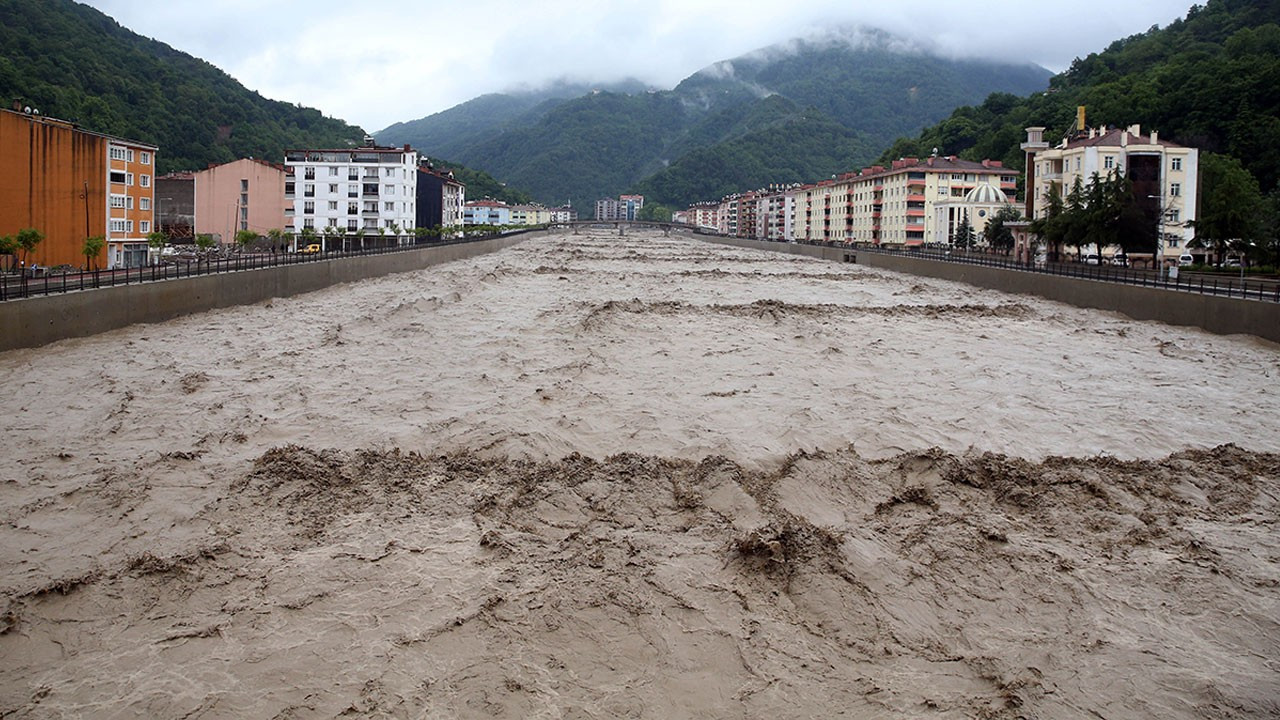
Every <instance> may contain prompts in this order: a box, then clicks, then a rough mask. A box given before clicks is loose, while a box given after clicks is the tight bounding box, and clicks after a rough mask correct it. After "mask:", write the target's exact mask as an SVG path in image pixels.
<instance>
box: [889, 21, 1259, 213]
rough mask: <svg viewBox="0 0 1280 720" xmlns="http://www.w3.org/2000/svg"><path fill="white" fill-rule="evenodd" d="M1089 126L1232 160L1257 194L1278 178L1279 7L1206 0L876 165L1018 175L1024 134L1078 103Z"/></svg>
mask: <svg viewBox="0 0 1280 720" xmlns="http://www.w3.org/2000/svg"><path fill="white" fill-rule="evenodd" d="M1078 105H1084V106H1085V107H1086V109H1087V116H1088V117H1087V122H1088V124H1089V125H1091V126H1095V127H1096V126H1099V125H1115V126H1127V125H1131V124H1134V123H1138V124H1141V125H1142V127H1143V130H1144V132H1145V131H1148V130H1151V129H1155V130H1159V131H1160V136H1161V138H1162V139H1168V140H1171V141H1173V142H1177V143H1179V144H1183V145H1190V146H1194V147H1197V148H1200V149H1202V150H1206V151H1209V152H1213V153H1221V154H1226V155H1230V156H1233V157H1235V158H1236V159H1237V160H1238V161H1239V162H1240V163H1241V164H1243V165H1244V167H1245V168H1247V169H1248V170H1249V171H1250V172H1251V173H1252V174H1253V176H1254V177H1255V178H1256V179H1257V180H1258V182H1259V184H1260V186H1261V188H1262V189H1263V191H1264V192H1266V191H1270V190H1273V189H1275V188H1276V184H1277V179H1278V175H1277V173H1280V3H1276V2H1248V1H1246V0H1213V1H1212V2H1209V3H1207V4H1206V5H1203V6H1193V7H1192V8H1191V10H1190V11H1189V12H1188V13H1187V16H1186V18H1182V19H1178V20H1174V21H1173V22H1171V23H1170V24H1169V25H1168V26H1166V27H1164V28H1158V27H1153V28H1151V29H1150V30H1148V31H1147V32H1145V33H1142V34H1139V35H1134V36H1132V37H1128V38H1124V39H1122V40H1117V41H1116V42H1113V43H1112V44H1111V45H1110V46H1109V47H1107V48H1106V49H1105V50H1103V51H1102V52H1098V53H1091V54H1090V55H1088V56H1086V57H1084V58H1079V59H1077V60H1076V61H1075V62H1074V63H1072V65H1071V68H1070V69H1069V70H1067V71H1066V72H1064V73H1062V74H1061V75H1058V76H1056V77H1054V78H1053V79H1052V80H1051V81H1050V83H1049V89H1048V90H1047V91H1046V92H1042V93H1035V94H1033V95H1030V96H1028V97H1018V96H1016V95H1010V94H997V95H992V96H990V97H988V98H987V100H986V101H985V102H983V103H982V104H981V105H976V106H968V107H962V108H959V109H957V110H955V111H954V112H953V113H952V114H951V116H950V117H948V118H947V119H945V120H943V121H942V122H940V123H938V124H936V125H933V126H931V127H929V128H927V129H925V130H924V131H923V132H921V133H920V134H919V135H918V136H916V137H914V138H906V139H902V140H900V141H898V142H896V143H894V144H893V146H891V147H890V148H889V149H888V150H887V151H886V152H885V153H884V154H883V156H882V158H881V159H882V160H888V159H892V158H897V157H902V156H909V155H924V154H927V153H928V152H930V151H931V149H932V148H934V147H937V148H939V151H940V152H942V153H943V154H957V155H960V156H961V157H965V158H969V159H975V160H976V159H981V158H983V157H992V158H1000V159H1002V160H1004V161H1005V162H1006V163H1007V164H1009V165H1011V166H1013V167H1017V168H1022V166H1023V162H1024V158H1023V153H1022V151H1021V150H1020V149H1019V148H1018V145H1019V143H1021V142H1022V141H1023V140H1025V139H1026V133H1025V132H1024V128H1026V127H1029V126H1034V125H1043V126H1046V127H1047V128H1049V130H1048V131H1047V132H1046V139H1049V140H1050V141H1056V139H1057V138H1060V137H1062V136H1064V135H1065V134H1066V133H1067V132H1069V130H1070V129H1071V127H1072V125H1073V123H1074V120H1075V113H1076V106H1078Z"/></svg>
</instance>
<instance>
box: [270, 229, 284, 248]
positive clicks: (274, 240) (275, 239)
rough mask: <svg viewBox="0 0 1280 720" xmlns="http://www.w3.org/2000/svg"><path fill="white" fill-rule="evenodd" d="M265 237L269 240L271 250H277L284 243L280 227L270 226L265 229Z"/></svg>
mask: <svg viewBox="0 0 1280 720" xmlns="http://www.w3.org/2000/svg"><path fill="white" fill-rule="evenodd" d="M267 239H268V240H270V241H271V252H273V253H274V252H278V251H279V250H280V248H281V247H283V245H284V231H283V230H281V229H280V228H271V229H270V230H268V231H267Z"/></svg>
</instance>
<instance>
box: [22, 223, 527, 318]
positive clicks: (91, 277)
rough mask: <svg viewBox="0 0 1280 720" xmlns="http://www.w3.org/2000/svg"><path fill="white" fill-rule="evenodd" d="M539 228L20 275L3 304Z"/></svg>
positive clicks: (440, 244) (419, 247) (476, 239)
mask: <svg viewBox="0 0 1280 720" xmlns="http://www.w3.org/2000/svg"><path fill="white" fill-rule="evenodd" d="M533 229H534V228H530V229H522V230H512V231H510V232H505V233H491V234H486V235H478V236H472V237H467V238H451V239H447V240H431V241H422V242H415V243H414V244H411V245H393V246H389V247H379V248H365V249H364V250H345V251H343V250H331V251H328V252H322V253H288V252H275V253H271V252H266V253H240V254H236V255H232V256H231V257H228V258H217V259H192V260H180V261H168V262H165V263H162V264H159V265H145V266H142V267H136V268H118V269H114V270H93V271H79V272H72V273H59V274H52V275H41V276H37V277H23V276H20V275H17V274H0V301H4V300H18V299H21V298H28V297H40V296H44V295H55V294H61V293H68V292H79V291H82V290H94V289H97V288H104V287H114V286H116V285H136V284H137V283H146V282H160V281H162V280H176V279H179V278H187V277H196V276H200V275H216V274H218V273H228V272H241V271H244V270H256V269H258V268H272V267H280V266H282V265H296V264H303V263H312V262H320V261H323V260H336V259H342V258H355V257H366V256H370V255H386V254H388V253H400V252H409V251H411V250H422V249H424V248H432V247H443V246H446V245H459V244H463V243H472V242H480V241H483V240H491V239H493V238H496V237H505V236H509V235H519V234H521V233H525V232H531V231H532V230H533Z"/></svg>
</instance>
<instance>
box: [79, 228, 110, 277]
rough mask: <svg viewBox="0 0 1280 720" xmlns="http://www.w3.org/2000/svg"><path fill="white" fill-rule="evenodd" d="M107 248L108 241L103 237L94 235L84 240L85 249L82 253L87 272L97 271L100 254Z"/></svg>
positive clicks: (82, 249) (83, 248)
mask: <svg viewBox="0 0 1280 720" xmlns="http://www.w3.org/2000/svg"><path fill="white" fill-rule="evenodd" d="M106 246H107V239H106V238H105V237H103V236H102V235H94V236H93V237H87V238H85V239H84V247H82V248H81V249H80V252H81V253H83V254H84V265H85V269H86V270H96V269H97V264H98V254H99V253H101V252H102V249H103V248H104V247H106Z"/></svg>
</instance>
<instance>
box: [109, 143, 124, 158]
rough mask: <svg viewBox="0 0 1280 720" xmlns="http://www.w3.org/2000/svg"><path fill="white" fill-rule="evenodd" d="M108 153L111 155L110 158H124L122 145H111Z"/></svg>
mask: <svg viewBox="0 0 1280 720" xmlns="http://www.w3.org/2000/svg"><path fill="white" fill-rule="evenodd" d="M109 154H110V156H111V159H112V160H124V158H125V154H124V148H122V147H114V146H113V147H112V148H111V150H110V152H109Z"/></svg>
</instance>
